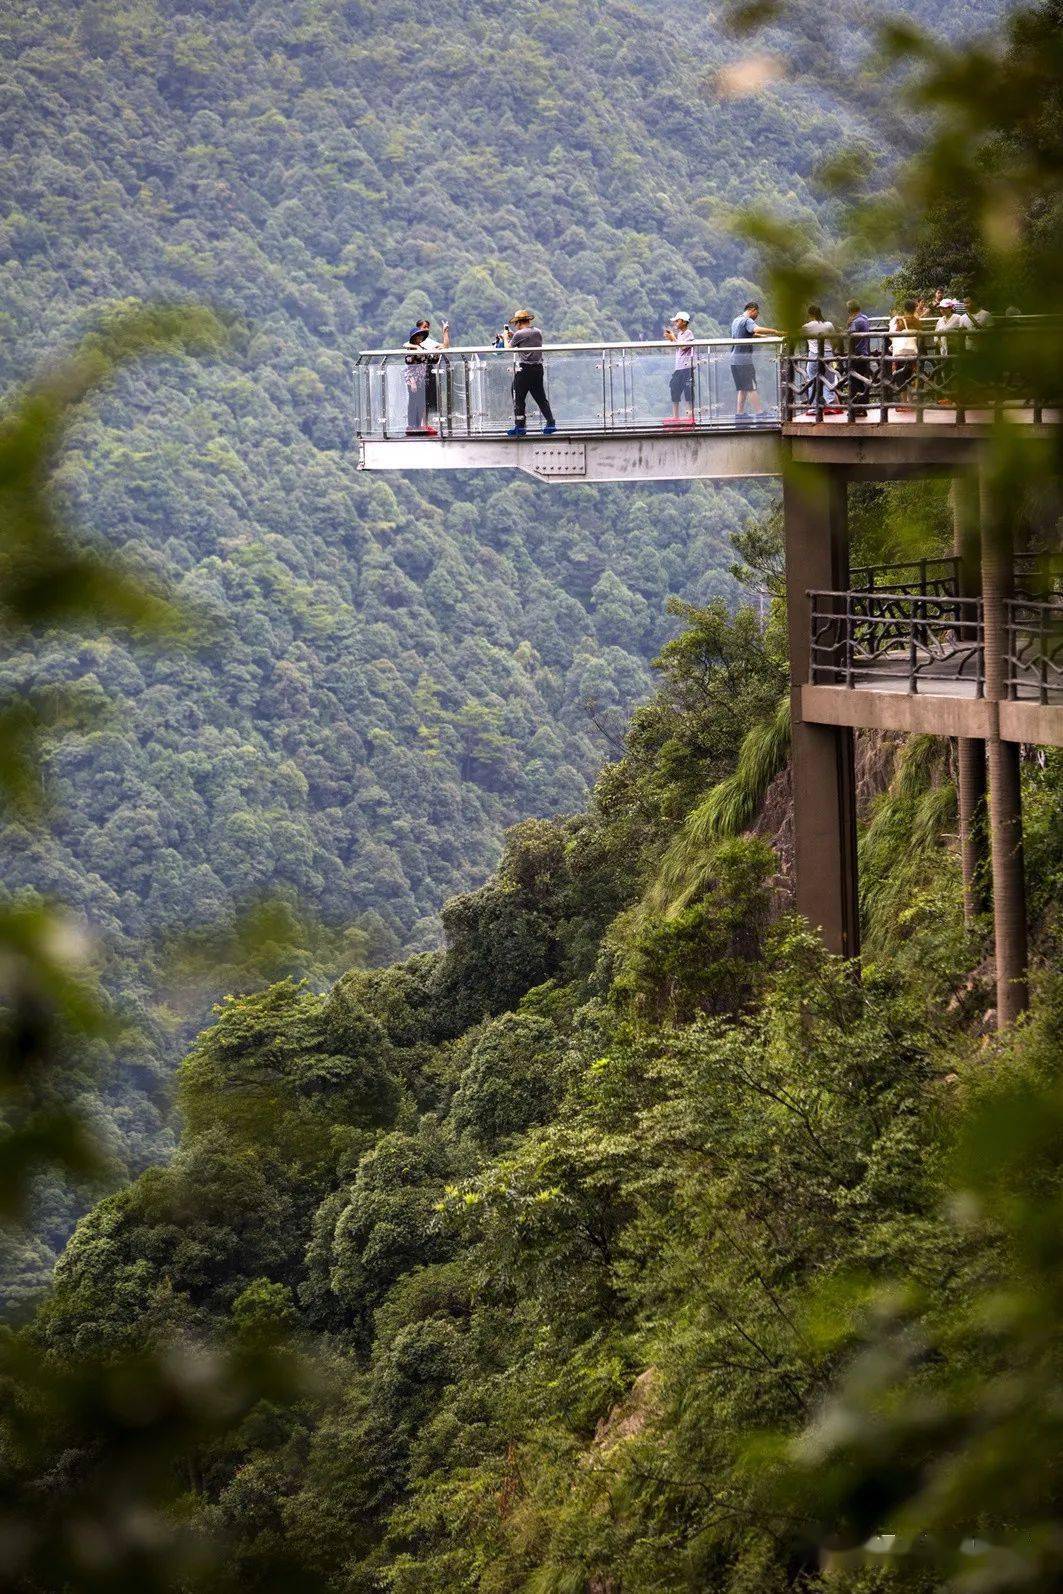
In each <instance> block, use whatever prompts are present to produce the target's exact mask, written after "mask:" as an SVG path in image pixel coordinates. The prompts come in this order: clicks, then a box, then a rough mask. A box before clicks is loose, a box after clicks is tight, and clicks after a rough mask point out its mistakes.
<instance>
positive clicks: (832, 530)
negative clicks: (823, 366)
mask: <svg viewBox="0 0 1063 1594" xmlns="http://www.w3.org/2000/svg"><path fill="white" fill-rule="evenodd" d="M783 527H784V535H785V539H786V607H787V621H788V627H789V641H790V683H791V715H792V725H793V745H792V752H791V768H792V772H793V804H794V877H795V885H796V888H797V890H796V895H797V908H798V911H799V912H800V913H803V914H804V915H805V917H806V918H807V919H808V920H809V921H810V923H812V924H813V925H815V926H816V927H817V929H819V931H820V932H821V934H822V936H823V939H824V941H825V942H826V943H827V946H828V947H829V948H830V950H831V951H832V952H836V953H838V954H839V955H840V956H841V957H847V958H855V957H857V956H858V955H859V952H860V900H859V889H858V873H857V855H856V781H855V774H854V767H853V764H854V760H853V732H852V730H851V729H850V727H849V726H847V725H825V724H814V723H812V722H810V721H809V720H807V719H806V718H805V715H804V711H803V705H802V689H803V688H804V687H805V684H806V683H807V681H808V675H809V652H808V634H809V597H808V594H809V590H810V589H817V588H819V589H821V590H829V591H838V590H844V589H845V587H846V586H847V585H848V580H849V535H848V520H847V505H846V486H845V481H844V479H843V478H842V476H841V474H840V473H839V472H838V471H794V472H791V473H790V474H789V475H788V476H787V477H786V479H785V481H784V483H783ZM824 583H827V584H829V585H827V586H826V587H824V586H823V584H824Z"/></svg>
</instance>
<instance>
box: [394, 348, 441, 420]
mask: <svg viewBox="0 0 1063 1594" xmlns="http://www.w3.org/2000/svg"><path fill="white" fill-rule="evenodd" d="M427 336H428V333H427V332H426V331H425V329H424V327H423V326H422V325H421V324H420V322H418V324H417V325H416V326H415V327H412V328H411V329H410V335H409V337H408V338H407V339H406V342H405V343H404V344H403V345H402V347H403V349H404V350H405V351H406V352H405V364H406V436H407V437H438V435H439V434H438V432H437V431H436V428H435V427H434V426H430V425H429V422H428V361H429V359H430V356H429V355H428V354H426V353H425V347H424V344H425V339H426V338H427Z"/></svg>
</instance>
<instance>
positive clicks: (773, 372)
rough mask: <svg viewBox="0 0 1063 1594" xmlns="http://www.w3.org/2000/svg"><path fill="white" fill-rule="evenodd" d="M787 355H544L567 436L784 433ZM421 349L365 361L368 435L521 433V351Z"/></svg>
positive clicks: (755, 351)
mask: <svg viewBox="0 0 1063 1594" xmlns="http://www.w3.org/2000/svg"><path fill="white" fill-rule="evenodd" d="M781 347H782V345H781V342H780V340H778V339H773V338H758V339H755V340H742V341H740V342H737V343H736V342H735V341H734V340H732V339H731V338H702V339H699V340H698V341H697V342H695V343H693V344H689V345H685V346H684V347H683V350H682V352H680V350H679V348H678V346H677V345H676V344H675V343H669V342H666V341H662V342H660V343H598V344H585V343H580V344H572V343H555V344H547V345H546V346H545V347H544V348H543V349H542V350H541V351H537V352H540V353H541V355H542V369H543V378H544V385H545V390H546V396H547V399H548V402H549V404H550V406H551V408H552V410H553V412H554V415H555V417H556V420H557V430H558V431H559V432H560V433H562V434H563V435H565V436H568V435H572V434H573V433H575V434H580V433H583V434H587V433H591V434H598V435H601V434H607V435H612V434H614V433H625V432H627V433H644V432H647V431H660V430H667V431H671V430H673V429H675V430H678V431H682V430H690V429H700V430H711V431H735V430H738V429H740V428H742V427H746V426H750V427H752V426H757V427H761V426H766V427H772V428H775V429H776V430H777V429H778V428H779V426H780V425H781V417H780V411H779V374H780V368H781V366H780V349H781ZM688 351H689V352H688ZM410 352H411V351H410V350H408V349H368V350H366V352H365V353H364V354H361V355H360V356H359V358H358V363H357V366H356V368H355V390H356V404H357V410H358V434H359V436H361V437H374V438H376V437H379V438H392V437H405V436H408V435H416V436H426V435H427V436H442V437H444V438H469V437H502V436H505V434H506V433H507V432H508V431H509V429H510V427H512V426H513V423H514V403H513V384H514V376H515V374H516V371H517V367H518V360H519V359H520V356H519V355H518V353H517V352H516V351H515V350H512V349H505V348H503V349H496V348H451V349H446V350H438V351H434V352H433V353H432V354H431V355H430V357H429V360H428V361H427V362H426V361H424V360H411V359H410ZM737 367H742V368H745V371H744V374H743V377H742V381H743V382H744V383H745V384H746V386H747V392H746V393H745V395H744V397H743V398H742V401H741V413H739V412H738V410H739V400H738V392H739V386H738V383H737V381H736V379H735V374H734V373H735V370H736V368H737ZM749 368H751V369H752V373H753V374H752V379H750V378H749V376H748V374H747V372H748V369H749ZM527 413H528V423H529V427H530V429H531V430H532V431H538V430H539V429H540V427H541V424H542V422H541V419H540V415H539V413H538V410H537V407H536V404H535V400H534V398H532V399H530V400H529V402H528V406H527Z"/></svg>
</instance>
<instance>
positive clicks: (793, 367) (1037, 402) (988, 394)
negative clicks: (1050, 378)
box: [782, 325, 1045, 425]
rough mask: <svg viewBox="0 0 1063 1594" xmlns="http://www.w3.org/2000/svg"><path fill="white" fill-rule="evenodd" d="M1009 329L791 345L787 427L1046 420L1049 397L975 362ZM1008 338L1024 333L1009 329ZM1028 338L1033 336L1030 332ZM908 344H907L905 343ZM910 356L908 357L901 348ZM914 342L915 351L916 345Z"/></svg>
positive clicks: (839, 337)
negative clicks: (1011, 413)
mask: <svg viewBox="0 0 1063 1594" xmlns="http://www.w3.org/2000/svg"><path fill="white" fill-rule="evenodd" d="M1002 330H1003V329H999V328H998V329H989V330H987V331H956V332H949V333H945V332H939V333H935V332H918V333H913V332H908V333H890V332H888V331H874V332H870V333H864V334H862V335H857V336H856V337H853V336H850V335H849V334H844V333H835V334H833V335H832V336H826V337H824V338H822V339H816V340H812V342H811V343H806V346H805V347H804V348H801V349H799V348H797V347H787V348H786V349H785V350H784V352H783V354H782V405H783V418H784V419H785V420H786V421H802V420H804V421H822V420H824V419H830V418H832V417H833V418H838V417H844V418H845V420H846V421H848V422H854V421H856V422H858V421H877V422H886V421H894V422H904V421H908V422H915V423H916V424H924V423H926V422H928V421H932V420H933V421H942V420H945V421H951V422H956V423H961V424H962V423H963V422H964V421H967V420H972V421H978V422H984V421H987V420H992V419H993V418H994V417H995V416H996V415H997V414H1000V413H1002V412H1003V411H1005V410H1016V409H1018V410H1023V411H1029V412H1030V419H1031V420H1032V421H1033V422H1034V424H1035V425H1040V424H1042V422H1043V421H1044V420H1045V410H1044V405H1043V398H1042V397H1041V396H1039V395H1035V394H1032V393H1028V392H1026V391H1025V389H1024V387H1023V384H1022V380H1021V378H1019V377H1017V376H1016V377H1014V378H1013V379H1009V380H1007V381H1005V382H1004V383H1003V384H1002V383H1001V381H1000V379H999V374H998V373H995V374H994V376H993V379H992V380H990V379H989V378H985V377H982V376H980V374H979V371H978V369H977V366H978V362H977V361H976V360H973V359H972V358H970V357H969V356H970V355H971V354H972V352H973V351H975V350H977V348H978V346H979V341H980V340H981V339H984V338H990V337H994V336H997V335H999V334H1000V333H1001V332H1002ZM1006 330H1007V334H1008V335H1009V336H1012V335H1014V334H1015V333H1017V332H1018V331H1019V330H1020V329H1019V328H1018V327H1015V326H1011V325H1009V326H1008V327H1007V329H1006ZM1021 330H1022V331H1023V332H1028V331H1029V330H1031V329H1030V328H1028V327H1027V326H1025V325H1024V326H1023V328H1022V329H1021ZM901 339H905V340H906V342H903V343H902V342H901ZM898 344H900V350H905V349H906V350H907V352H900V351H899V350H898ZM913 344H914V349H913V348H912V347H911V345H913Z"/></svg>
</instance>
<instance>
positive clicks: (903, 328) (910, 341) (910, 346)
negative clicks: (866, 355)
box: [888, 299, 919, 402]
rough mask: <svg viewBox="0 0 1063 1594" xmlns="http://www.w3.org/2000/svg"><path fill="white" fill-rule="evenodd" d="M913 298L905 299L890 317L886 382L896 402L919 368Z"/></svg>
mask: <svg viewBox="0 0 1063 1594" xmlns="http://www.w3.org/2000/svg"><path fill="white" fill-rule="evenodd" d="M917 311H918V307H917V305H916V302H915V300H914V299H905V301H904V308H903V310H901V311H900V312H899V313H898V314H897V315H894V316H891V317H890V355H891V359H890V362H889V368H888V382H889V387H890V389H891V390H892V396H893V399H894V402H896V401H897V400H898V399H899V398H900V397H901V395H902V393H903V392H904V390H905V388H907V387H909V386H910V385H911V383H912V381H913V380H914V379H915V375H916V372H917V371H918V369H919V335H918V334H919V316H918V313H917Z"/></svg>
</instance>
